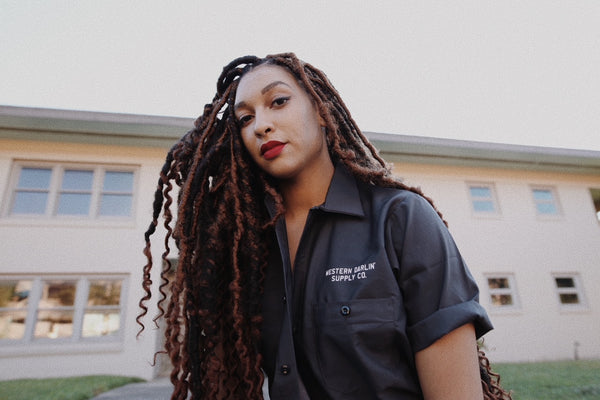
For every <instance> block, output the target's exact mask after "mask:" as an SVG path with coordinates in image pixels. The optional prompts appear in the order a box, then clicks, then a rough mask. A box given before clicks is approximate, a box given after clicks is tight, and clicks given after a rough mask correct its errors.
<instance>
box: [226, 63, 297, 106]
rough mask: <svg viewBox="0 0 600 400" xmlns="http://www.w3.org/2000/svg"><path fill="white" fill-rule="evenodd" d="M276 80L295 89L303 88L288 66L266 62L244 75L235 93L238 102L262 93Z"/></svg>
mask: <svg viewBox="0 0 600 400" xmlns="http://www.w3.org/2000/svg"><path fill="white" fill-rule="evenodd" d="M274 82H283V83H285V84H287V85H288V86H290V87H291V88H293V89H301V87H300V86H299V85H298V82H297V80H296V78H295V77H294V76H293V75H292V74H291V73H290V72H289V71H288V70H287V69H286V68H284V67H281V66H279V65H270V64H265V65H260V66H258V67H256V68H254V69H253V70H251V71H250V72H247V73H246V74H245V75H244V76H242V78H241V79H240V83H239V85H238V87H237V90H236V94H235V98H236V102H238V101H241V100H244V98H247V97H250V96H253V95H256V94H262V90H263V89H264V88H266V87H268V86H269V85H271V84H272V83H274Z"/></svg>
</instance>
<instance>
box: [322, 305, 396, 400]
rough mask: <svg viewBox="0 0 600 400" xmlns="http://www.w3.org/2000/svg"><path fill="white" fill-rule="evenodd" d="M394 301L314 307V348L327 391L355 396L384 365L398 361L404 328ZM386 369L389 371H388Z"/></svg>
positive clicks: (391, 364)
mask: <svg viewBox="0 0 600 400" xmlns="http://www.w3.org/2000/svg"><path fill="white" fill-rule="evenodd" d="M395 300H396V299H394V298H390V297H387V298H381V299H360V300H352V301H348V302H335V303H325V304H318V305H316V306H315V313H316V329H315V337H314V343H315V345H316V346H315V349H316V358H317V361H318V364H319V368H320V372H321V376H322V378H323V381H324V383H325V385H326V386H327V387H328V389H330V390H333V391H336V392H339V393H352V392H356V391H357V390H360V388H362V389H363V390H364V388H365V387H368V386H370V385H369V380H371V378H372V376H371V375H372V374H374V373H377V372H376V371H379V370H380V369H381V366H382V365H384V366H387V367H389V368H393V367H394V365H396V364H397V362H398V354H394V353H395V351H396V349H398V343H396V341H397V333H398V329H399V327H400V325H401V321H399V314H400V313H399V306H398V302H397V301H395ZM387 367H386V369H387Z"/></svg>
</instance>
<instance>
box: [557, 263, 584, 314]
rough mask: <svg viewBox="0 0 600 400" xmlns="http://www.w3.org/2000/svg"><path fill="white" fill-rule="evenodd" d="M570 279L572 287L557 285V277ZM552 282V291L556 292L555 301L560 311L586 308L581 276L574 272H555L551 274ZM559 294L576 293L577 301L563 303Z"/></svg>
mask: <svg viewBox="0 0 600 400" xmlns="http://www.w3.org/2000/svg"><path fill="white" fill-rule="evenodd" d="M561 278H562V279H572V280H573V287H566V288H565V287H562V288H561V287H559V286H558V283H557V279H561ZM552 284H553V286H554V292H555V293H556V302H557V304H558V307H559V308H560V310H561V311H581V310H587V309H588V305H587V300H586V296H585V291H584V290H583V284H582V282H581V277H580V275H579V274H578V273H576V272H555V273H553V274H552ZM561 294H576V295H577V299H578V300H579V302H578V303H576V304H573V303H563V302H562V300H561Z"/></svg>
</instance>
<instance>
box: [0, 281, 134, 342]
mask: <svg viewBox="0 0 600 400" xmlns="http://www.w3.org/2000/svg"><path fill="white" fill-rule="evenodd" d="M123 289H124V278H123V277H119V276H98V277H92V276H88V277H56V276H52V277H21V278H9V277H2V276H0V345H1V344H4V343H13V342H14V341H22V342H32V341H33V342H36V341H48V340H51V341H57V342H74V341H81V340H89V339H96V340H98V339H100V338H108V339H107V340H110V339H111V338H112V339H114V338H115V337H117V336H118V335H119V333H120V331H121V321H122V318H123V316H122V307H121V305H122V304H123V299H124V290H123Z"/></svg>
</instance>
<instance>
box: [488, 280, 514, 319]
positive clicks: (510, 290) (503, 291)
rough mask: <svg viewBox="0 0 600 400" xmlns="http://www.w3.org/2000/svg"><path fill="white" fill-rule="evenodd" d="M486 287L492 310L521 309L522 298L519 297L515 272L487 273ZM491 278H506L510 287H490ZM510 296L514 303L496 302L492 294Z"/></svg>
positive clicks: (511, 310)
mask: <svg viewBox="0 0 600 400" xmlns="http://www.w3.org/2000/svg"><path fill="white" fill-rule="evenodd" d="M484 277H485V288H486V291H487V304H488V306H489V310H490V311H491V312H494V313H495V312H514V311H521V300H520V298H519V294H518V290H517V283H516V279H515V276H514V274H512V273H506V272H498V273H486V274H484ZM491 279H505V280H506V283H507V284H508V287H506V288H492V287H490V280H491ZM496 295H498V296H510V298H511V301H512V304H495V303H494V301H493V300H492V296H496Z"/></svg>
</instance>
